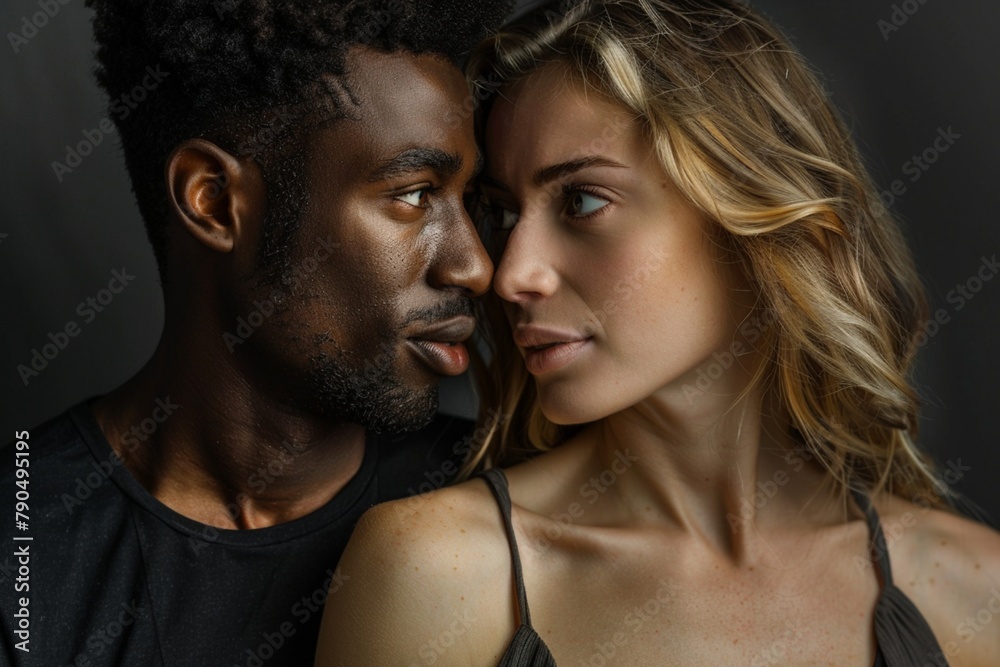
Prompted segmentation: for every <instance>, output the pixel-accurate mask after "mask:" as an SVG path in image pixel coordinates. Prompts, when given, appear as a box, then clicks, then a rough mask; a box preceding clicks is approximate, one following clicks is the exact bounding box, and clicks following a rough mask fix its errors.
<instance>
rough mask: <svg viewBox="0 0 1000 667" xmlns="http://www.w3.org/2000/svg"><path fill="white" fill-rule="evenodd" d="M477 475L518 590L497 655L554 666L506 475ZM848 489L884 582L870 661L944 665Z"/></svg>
mask: <svg viewBox="0 0 1000 667" xmlns="http://www.w3.org/2000/svg"><path fill="white" fill-rule="evenodd" d="M479 476H481V477H483V478H484V480H485V481H486V483H487V484H488V485H489V487H490V489H491V490H492V491H493V495H494V496H496V499H497V503H498V504H499V505H500V513H501V514H502V515H503V523H504V528H505V529H506V531H507V540H508V542H509V543H510V555H511V562H512V563H513V568H514V586H515V588H516V590H517V613H518V618H519V619H520V623H519V625H518V628H517V631H516V632H515V633H514V637H513V638H512V639H511V641H510V644H509V645H508V646H507V651H506V652H505V653H504V655H503V658H501V659H500V664H499V666H498V667H556V662H555V660H554V659H553V658H552V653H551V652H550V651H549V647H548V646H546V645H545V642H544V641H543V640H542V638H541V637H540V636H539V635H538V633H537V632H535V629H534V628H533V627H532V626H531V613H530V612H529V611H528V595H527V593H526V592H525V590H524V577H523V576H522V573H521V557H520V555H519V554H518V550H517V542H516V540H515V538H514V524H513V523H512V522H511V518H510V515H511V503H510V493H509V492H508V490H507V477H506V475H504V473H503V471H502V470H500V469H498V468H493V469H491V470H487V471H485V472H482V473H480V475H479ZM852 494H853V495H854V499H855V501H856V502H857V503H858V506H859V507H861V509H862V510H864V513H865V518H866V520H867V522H868V534H869V535H870V542H869V552H870V556H871V559H872V561H873V562H874V563H875V564H876V566H877V571H878V576H879V581H880V583H881V585H882V589H881V592H880V593H879V597H878V600H877V601H876V602H875V643H876V649H875V664H874V666H873V667H912V666H913V665H922V664H924V663H925V662H929V661H932V660H935V659H936V660H937V661H938V662H936V663H935V664H940V665H943V667H947V663H946V662H944V654H943V652H942V651H941V648H940V646H938V642H937V639H936V638H935V637H934V633H933V632H932V631H931V628H930V626H929V625H927V621H926V620H925V619H924V617H923V616H922V615H921V614H920V612H919V611H918V610H917V608H916V607H915V606H914V604H913V602H911V601H910V599H909V598H908V597H906V595H905V594H904V593H903V591H901V590H900V589H898V588H896V585H895V584H894V583H893V582H892V567H891V566H890V564H889V551H888V549H887V547H886V543H885V536H884V535H883V534H882V526H881V525H880V523H879V519H878V514H876V513H875V508H874V507H873V506H872V504H871V502H870V501H869V500H868V498H867V496H865V495H864V494H862V493H859V492H857V491H852Z"/></svg>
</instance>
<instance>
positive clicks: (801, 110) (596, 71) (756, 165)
mask: <svg viewBox="0 0 1000 667" xmlns="http://www.w3.org/2000/svg"><path fill="white" fill-rule="evenodd" d="M549 63H559V64H562V65H563V66H566V67H568V69H569V70H570V71H571V72H573V73H574V74H575V75H576V76H577V77H578V79H579V81H581V82H582V83H583V84H584V85H585V86H587V87H588V88H590V89H594V90H597V91H599V92H600V93H601V94H603V95H604V96H605V97H606V98H608V99H610V100H612V101H613V102H616V103H617V104H619V105H621V107H623V108H624V109H626V110H628V111H630V112H631V113H632V114H634V115H635V117H636V118H637V120H638V121H639V122H640V123H641V124H642V125H643V127H644V130H645V132H646V134H647V136H648V137H649V140H650V142H651V143H652V145H653V146H654V147H655V150H656V152H657V154H658V157H659V159H660V161H661V163H662V166H663V168H664V169H665V170H666V172H667V173H668V174H669V175H670V176H671V177H672V178H673V181H674V182H675V183H676V184H677V186H678V187H679V189H680V190H681V191H682V192H683V193H684V195H685V196H686V197H687V198H688V199H689V200H690V202H691V203H693V205H694V206H695V207H696V208H697V209H699V210H700V211H701V213H702V214H703V215H704V216H706V217H707V218H708V220H710V221H712V222H714V223H715V225H713V226H714V227H716V228H717V229H716V230H715V231H716V232H717V234H718V236H719V237H720V238H721V240H722V241H723V244H724V247H726V248H727V249H729V250H730V251H731V252H732V253H733V254H734V256H735V257H736V258H737V261H738V263H739V266H740V267H741V268H742V270H743V272H744V274H745V275H746V277H747V279H748V280H749V281H750V283H751V285H752V286H753V288H754V289H755V291H756V295H757V301H758V305H757V311H758V312H757V313H756V316H757V317H758V318H760V319H764V320H765V321H767V322H770V323H771V325H770V326H766V327H764V328H763V331H762V335H761V337H760V339H759V340H758V342H757V344H756V347H757V350H758V351H759V352H760V354H761V355H762V357H763V359H764V360H765V362H764V363H763V364H762V365H761V366H760V367H759V369H758V372H757V373H756V374H755V375H754V378H753V383H754V384H757V383H766V386H767V387H768V388H769V390H771V391H774V392H776V395H777V396H778V397H779V398H780V400H781V401H782V402H783V404H784V406H785V407H786V408H787V410H788V413H789V415H790V416H791V418H792V421H793V426H794V428H795V430H796V431H797V435H798V437H799V438H800V439H801V441H802V443H803V445H804V446H806V447H808V448H809V450H810V451H811V453H812V454H813V455H815V457H816V458H817V459H818V460H819V461H820V462H821V463H822V464H823V465H824V466H825V467H826V468H827V469H828V470H829V472H830V473H831V475H832V478H833V480H835V481H836V482H839V485H840V486H841V488H842V489H846V488H848V487H854V488H858V489H859V490H863V491H866V492H871V493H875V492H879V491H882V490H887V491H889V492H891V493H895V494H898V495H900V496H903V497H906V498H908V499H911V500H913V501H915V502H919V503H923V504H924V505H925V506H935V507H940V506H943V505H945V502H946V498H947V496H948V493H947V488H946V486H945V485H944V484H943V483H942V482H940V481H939V479H938V475H937V472H936V470H935V467H934V465H933V463H932V462H931V461H930V459H929V458H928V457H926V456H925V455H924V454H922V453H921V452H920V451H919V450H918V449H917V447H916V446H915V444H914V441H915V438H916V433H917V412H918V403H919V398H918V396H917V394H916V392H915V390H914V389H913V387H912V386H911V384H910V382H909V379H908V376H909V372H910V369H911V364H912V361H913V358H914V355H915V353H916V351H917V347H918V345H917V342H916V335H917V333H918V332H919V330H920V327H921V326H922V324H923V322H924V320H925V318H926V312H927V304H926V300H925V296H924V293H923V288H922V285H921V283H920V280H919V277H918V275H917V273H916V270H915V267H914V264H913V260H912V258H911V255H910V253H909V251H908V249H907V247H906V243H905V241H904V239H903V237H902V234H901V232H900V230H899V227H898V225H897V223H896V221H895V220H894V219H893V218H892V216H891V215H890V213H889V211H888V210H887V209H886V207H885V206H884V205H883V204H882V203H881V201H880V199H879V196H878V193H877V190H876V188H875V186H874V184H873V182H872V181H871V179H870V177H869V176H868V174H867V171H866V170H865V168H864V166H863V164H862V161H861V158H860V157H859V155H858V151H857V149H856V147H855V145H854V142H853V141H852V140H851V138H850V135H849V132H848V131H847V129H846V127H845V126H844V124H843V122H842V121H841V120H840V118H839V116H838V115H837V113H836V111H835V110H834V109H833V107H832V105H831V104H830V103H829V101H828V99H827V96H826V94H825V92H824V90H823V88H822V86H821V85H820V84H819V82H818V81H817V79H816V77H815V76H814V75H813V74H812V73H811V72H810V70H809V68H808V66H807V65H806V64H805V62H804V60H803V58H802V57H801V56H800V55H799V54H798V53H797V52H796V51H795V50H794V49H793V48H792V47H791V46H790V45H789V44H788V42H787V41H786V40H785V39H784V38H783V37H782V36H781V35H780V34H779V32H778V31H777V30H776V29H775V28H774V27H772V26H771V25H770V24H769V23H768V22H767V21H765V20H764V19H762V18H761V17H760V16H758V15H757V14H755V13H754V12H753V11H751V10H750V9H749V8H748V7H747V6H745V5H744V4H742V3H740V2H737V1H735V0H604V1H588V2H581V3H567V2H563V3H562V4H561V5H556V4H550V5H547V6H545V7H542V8H540V9H537V10H535V11H533V12H531V13H530V14H528V15H527V16H525V17H524V18H521V19H519V20H516V21H515V22H513V23H512V24H510V25H508V26H506V27H505V28H504V29H502V30H501V32H500V33H499V34H497V35H496V36H494V37H492V38H490V39H488V40H487V41H486V42H484V43H483V44H481V45H480V46H479V47H478V48H477V50H476V51H475V52H474V53H473V54H472V56H471V59H470V61H469V64H468V66H467V72H468V76H469V78H470V80H471V82H472V85H473V86H474V87H475V91H476V96H477V97H478V98H479V99H480V100H483V101H484V102H485V103H484V104H482V105H480V110H479V116H480V117H479V120H480V124H481V121H482V120H483V118H484V117H485V115H486V113H488V108H489V101H490V99H491V97H492V94H493V93H494V92H495V91H496V90H497V89H498V88H500V87H503V86H510V85H511V84H513V83H515V82H517V81H519V80H522V79H524V78H525V77H526V76H528V75H530V74H531V73H532V72H534V71H535V70H537V69H538V68H540V67H542V66H544V65H547V64H549ZM481 307H482V309H483V312H482V316H483V317H481V318H480V321H481V322H484V323H485V325H486V326H484V327H482V328H481V329H480V332H479V334H480V337H481V339H482V341H483V343H484V344H485V345H486V346H487V347H488V348H489V352H490V354H491V361H490V363H489V366H488V367H487V366H486V365H485V364H484V362H482V361H481V360H476V364H475V368H476V371H477V372H476V375H477V383H478V392H479V398H480V418H479V427H480V430H479V431H478V433H480V434H485V435H484V436H483V437H480V438H477V442H476V443H475V445H476V446H475V447H474V449H473V451H472V452H471V453H470V456H469V457H468V459H467V462H466V465H465V468H464V470H463V473H464V474H465V475H468V474H470V473H471V472H473V471H474V470H476V469H479V468H482V467H488V466H491V465H501V464H509V463H511V462H514V461H515V460H517V459H518V458H524V457H525V456H528V455H530V453H532V452H537V451H541V450H547V449H550V448H551V447H553V446H555V445H557V444H558V443H559V442H561V441H562V440H564V439H565V438H566V437H567V436H568V435H570V434H571V433H572V430H573V428H574V427H565V426H558V425H556V424H554V423H552V422H550V421H548V420H547V419H546V418H545V416H544V415H543V414H542V413H541V410H540V408H539V404H538V401H537V399H536V394H535V387H534V382H532V381H531V378H530V375H529V374H528V372H527V370H526V369H525V366H524V363H523V362H522V360H521V356H520V355H519V354H518V352H517V350H516V348H515V347H514V345H513V341H512V336H511V331H510V327H509V325H508V324H507V321H506V319H505V318H504V317H503V314H502V312H501V311H500V310H499V303H498V298H497V297H496V296H495V295H493V294H491V295H490V296H489V297H488V298H487V299H485V300H484V302H483V303H482V304H481ZM577 428H578V427H577Z"/></svg>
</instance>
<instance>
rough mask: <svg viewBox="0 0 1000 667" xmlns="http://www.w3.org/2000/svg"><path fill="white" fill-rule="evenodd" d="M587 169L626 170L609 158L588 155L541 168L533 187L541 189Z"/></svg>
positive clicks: (536, 173)
mask: <svg viewBox="0 0 1000 667" xmlns="http://www.w3.org/2000/svg"><path fill="white" fill-rule="evenodd" d="M588 167H621V168H627V167H625V165H623V164H622V163H620V162H615V161H614V160H612V159H611V158H606V157H603V156H601V155H590V156H587V157H581V158H577V159H576V160H568V161H566V162H560V163H559V164H553V165H550V166H548V167H542V168H541V169H539V170H538V171H537V172H535V177H534V179H533V180H534V182H535V185H537V186H539V187H541V186H543V185H545V184H546V183H550V182H552V181H555V180H558V179H560V178H562V177H563V176H568V175H570V174H573V173H575V172H578V171H580V170H581V169H586V168H588Z"/></svg>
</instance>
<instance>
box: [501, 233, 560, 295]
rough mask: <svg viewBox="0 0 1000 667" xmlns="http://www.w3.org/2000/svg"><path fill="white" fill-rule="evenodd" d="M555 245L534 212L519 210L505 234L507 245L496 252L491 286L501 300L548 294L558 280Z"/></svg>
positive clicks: (552, 238) (550, 293)
mask: <svg viewBox="0 0 1000 667" xmlns="http://www.w3.org/2000/svg"><path fill="white" fill-rule="evenodd" d="M558 257H559V248H558V247H556V244H555V239H554V237H553V234H551V233H550V230H548V229H547V224H546V221H545V220H544V219H543V218H541V217H540V216H538V215H531V214H526V213H522V215H521V217H520V218H519V219H518V221H517V223H516V224H515V225H514V228H513V229H512V230H511V231H510V232H509V233H508V236H507V244H506V246H505V247H504V249H503V252H502V254H501V255H500V261H499V263H498V264H497V269H496V273H495V274H494V276H493V289H494V290H495V291H496V293H497V295H498V296H499V297H500V298H502V299H504V300H505V301H510V302H512V303H523V302H526V301H530V300H534V299H539V298H542V297H546V296H551V295H552V294H553V293H554V291H555V289H556V285H557V282H558V274H557V272H556V270H555V265H554V262H556V261H557V260H558Z"/></svg>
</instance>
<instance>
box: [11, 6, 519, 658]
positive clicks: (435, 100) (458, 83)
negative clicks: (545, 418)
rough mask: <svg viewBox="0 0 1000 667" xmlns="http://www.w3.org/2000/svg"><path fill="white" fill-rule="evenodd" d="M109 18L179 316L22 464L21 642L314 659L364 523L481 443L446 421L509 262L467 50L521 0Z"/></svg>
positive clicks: (192, 9) (117, 84)
mask: <svg viewBox="0 0 1000 667" xmlns="http://www.w3.org/2000/svg"><path fill="white" fill-rule="evenodd" d="M89 4H90V6H92V7H93V8H94V9H95V11H96V13H95V17H94V29H95V36H96V39H97V42H98V51H97V58H98V63H99V67H98V80H99V82H100V83H101V85H102V86H103V88H104V89H105V90H106V91H107V93H108V94H109V97H110V99H111V104H110V111H111V115H112V117H113V119H114V121H115V123H116V124H117V127H118V130H119V132H120V135H121V140H122V147H123V151H124V156H125V161H126V165H127V167H128V170H129V174H130V177H131V180H132V185H133V190H134V192H135V195H136V199H137V202H138V205H139V209H140V212H141V213H142V216H143V219H144V221H145V224H146V227H147V231H148V233H149V237H150V239H151V242H152V244H153V247H154V252H155V255H156V257H157V262H158V266H159V270H160V275H161V280H162V283H163V288H164V301H165V313H166V315H165V327H164V331H163V334H162V338H161V340H160V343H159V346H158V347H157V349H156V351H155V353H154V355H153V357H152V358H151V359H150V361H149V362H148V363H147V364H146V366H145V367H144V368H142V369H141V370H140V371H139V372H138V373H137V374H136V375H135V376H134V377H133V378H132V379H130V380H129V381H128V382H126V383H125V384H124V385H123V386H121V387H119V388H118V389H116V390H114V391H112V392H111V393H109V394H107V395H105V396H103V397H100V398H98V399H96V400H94V401H88V402H85V403H83V404H81V405H79V406H77V407H76V408H74V409H72V410H70V411H69V412H68V413H67V414H64V415H62V416H60V417H57V418H55V419H53V420H52V421H50V422H48V423H47V424H45V425H43V426H41V427H39V428H38V429H35V430H32V431H30V432H29V433H21V434H18V439H19V442H18V443H16V447H12V448H10V449H7V450H5V451H7V452H8V456H5V457H3V459H2V461H3V463H2V468H0V478H2V480H0V483H2V484H3V485H4V486H3V488H4V489H6V490H7V491H10V492H11V493H13V492H14V491H15V490H17V489H18V486H16V484H17V483H18V482H23V486H20V488H21V489H22V490H23V491H24V494H23V496H24V497H25V498H27V499H28V501H27V502H26V504H25V506H24V508H21V509H23V512H24V513H25V514H26V518H28V519H29V522H26V525H27V526H28V528H25V529H22V530H23V531H24V532H16V531H15V528H14V526H13V525H10V524H11V523H12V522H5V523H4V526H5V528H4V530H5V532H6V536H5V537H6V540H5V545H6V546H5V547H4V551H5V552H7V553H10V552H11V551H12V550H13V551H14V554H15V555H14V556H6V557H0V568H2V572H0V578H3V585H2V587H0V590H2V593H0V607H2V609H0V611H2V617H3V620H2V621H0V622H2V625H3V628H4V643H3V651H2V653H4V654H6V657H7V662H11V663H15V664H31V665H46V666H55V665H92V666H95V665H123V664H124V665H143V666H145V665H213V666H214V665H223V666H227V667H228V666H231V665H240V666H246V667H250V666H253V665H263V664H269V665H308V664H311V662H312V656H313V652H314V648H315V641H316V634H317V630H318V624H319V620H320V616H321V610H322V606H323V604H324V601H325V599H326V597H327V596H328V595H336V591H337V589H338V588H339V587H340V586H341V585H344V583H345V582H344V581H343V579H342V577H341V576H340V575H339V573H338V572H336V571H335V569H334V568H335V565H336V563H337V560H338V558H339V556H340V552H341V550H342V549H343V547H344V545H345V543H346V541H347V538H348V536H349V534H350V531H351V529H352V528H353V526H354V523H355V522H356V521H357V519H358V517H359V516H360V515H361V513H362V512H363V511H364V510H365V509H367V508H368V507H370V506H371V505H373V504H375V503H377V502H380V501H383V500H387V499H391V498H397V497H401V496H403V495H406V494H407V493H412V491H413V490H414V489H417V488H419V487H420V485H421V482H424V481H425V480H426V479H427V478H433V479H439V480H440V479H443V478H444V477H445V476H449V475H451V474H453V473H454V472H455V470H456V467H455V459H456V457H460V456H461V454H462V453H464V452H463V449H467V447H468V445H469V443H468V438H467V437H463V436H465V435H466V432H467V428H468V424H467V423H466V422H463V421H461V420H452V419H447V418H444V417H439V416H436V408H437V383H438V381H439V380H440V379H441V377H442V376H445V375H456V374H459V373H461V372H463V371H464V370H465V368H466V366H467V364H468V350H467V349H466V348H465V347H464V346H463V345H462V341H463V340H465V339H466V338H468V337H469V336H470V334H471V333H472V330H473V327H474V324H475V320H474V319H473V317H472V313H473V310H472V298H473V297H476V296H478V295H481V294H482V293H483V292H485V290H486V289H487V288H488V286H489V283H490V279H491V274H492V266H491V264H490V261H489V258H488V256H487V255H486V252H485V250H484V249H483V247H482V245H481V244H480V242H479V240H478V237H477V235H476V231H475V229H474V227H473V225H472V223H471V221H470V220H469V217H468V215H467V214H466V211H465V208H464V207H463V196H464V194H465V193H466V192H467V189H468V187H469V183H470V181H471V180H472V178H473V176H474V174H475V173H476V170H477V169H478V165H479V163H480V159H479V155H478V151H477V148H476V145H475V141H474V136H473V128H472V122H471V118H470V114H469V113H468V105H467V102H468V95H469V93H468V88H467V86H466V84H465V82H464V80H463V78H462V75H461V73H460V71H459V70H458V69H457V67H456V66H455V64H454V63H455V61H456V60H457V59H458V58H459V57H460V55H461V54H462V53H463V52H465V51H467V50H468V49H469V48H470V47H471V46H472V45H473V44H474V43H475V41H477V39H478V38H479V37H480V36H481V32H482V31H483V30H484V29H488V28H490V27H492V26H495V25H498V24H499V22H500V21H501V20H502V19H503V17H504V16H505V14H506V12H507V9H509V7H508V6H506V5H505V4H503V3H498V2H489V1H482V2H473V3H468V2H457V1H449V0H442V1H440V2H426V1H423V2H420V3H417V2H415V1H414V0H387V1H385V2H363V3H360V2H347V3H333V2H318V1H317V0H285V1H279V0H228V1H225V2H216V3H208V2H185V1H182V0H91V2H90V3H89ZM122 279H123V280H127V279H128V278H127V276H123V277H122ZM406 432H409V433H407V434H406V435H402V436H400V435H396V436H393V435H391V434H394V433H406ZM23 461H27V463H24V462H23ZM7 491H5V493H6V492H7ZM8 526H9V527H8ZM12 533H15V534H12ZM25 537H30V538H31V539H30V540H28V539H20V540H18V539H17V538H25ZM0 657H2V656H0Z"/></svg>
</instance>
